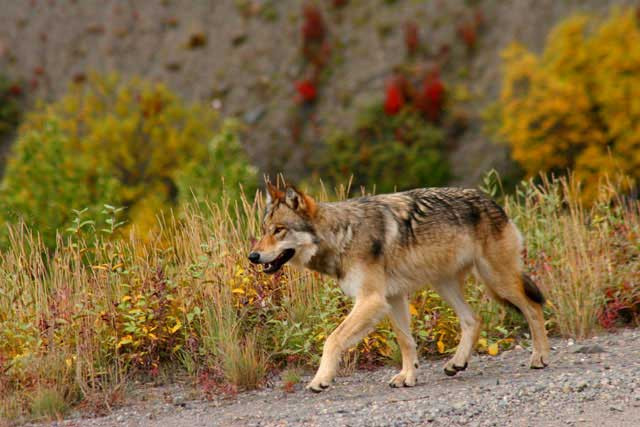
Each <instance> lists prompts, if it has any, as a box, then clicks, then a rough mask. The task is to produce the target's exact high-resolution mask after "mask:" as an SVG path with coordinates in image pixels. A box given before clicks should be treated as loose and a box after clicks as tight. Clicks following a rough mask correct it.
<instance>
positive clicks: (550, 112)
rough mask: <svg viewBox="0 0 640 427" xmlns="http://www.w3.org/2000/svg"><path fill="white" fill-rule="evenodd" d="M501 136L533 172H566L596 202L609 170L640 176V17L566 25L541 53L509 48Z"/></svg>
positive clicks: (578, 19)
mask: <svg viewBox="0 0 640 427" xmlns="http://www.w3.org/2000/svg"><path fill="white" fill-rule="evenodd" d="M503 57H504V61H505V66H504V81H503V89H502V94H501V96H500V116H501V117H500V121H501V124H500V129H499V133H500V135H501V136H502V137H503V138H505V139H506V140H507V141H508V143H509V145H510V147H511V149H512V156H513V158H514V160H516V161H517V162H518V163H519V164H520V165H521V166H522V167H523V168H524V170H525V171H526V172H527V174H528V175H529V176H532V175H535V174H537V173H538V172H539V171H545V172H559V173H565V172H566V170H567V169H568V168H571V169H573V170H574V172H575V176H576V177H577V178H578V179H580V180H581V181H583V185H584V190H585V191H584V198H585V200H587V201H593V199H594V197H595V195H596V188H597V184H598V181H599V179H600V178H601V177H603V176H604V175H606V174H608V175H614V174H620V173H621V174H625V175H628V176H630V177H632V178H634V179H638V178H639V177H640V23H639V22H638V19H637V17H636V15H635V12H634V11H633V10H631V9H629V10H625V11H620V10H615V11H614V12H613V13H612V14H611V16H610V17H609V18H608V19H607V20H606V21H604V22H599V21H596V20H595V19H594V18H592V17H589V16H586V15H577V16H574V17H571V18H568V19H567V20H566V21H564V22H562V23H560V24H559V25H558V26H557V27H556V28H555V29H554V30H553V31H552V32H551V34H550V36H549V39H548V41H547V45H546V47H545V50H544V52H543V53H542V54H541V55H540V56H538V55H535V54H534V53H531V52H530V51H528V50H526V49H525V48H524V47H522V46H520V45H518V44H513V45H511V46H510V47H509V48H507V49H506V50H505V51H504V53H503Z"/></svg>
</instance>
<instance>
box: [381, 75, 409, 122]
mask: <svg viewBox="0 0 640 427" xmlns="http://www.w3.org/2000/svg"><path fill="white" fill-rule="evenodd" d="M402 92H403V91H402V82H401V81H400V77H392V78H390V79H389V80H388V81H387V87H386V92H385V100H384V112H385V113H387V115H389V116H393V115H394V114H397V113H398V112H399V111H400V109H401V108H402V107H403V106H404V94H403V93H402Z"/></svg>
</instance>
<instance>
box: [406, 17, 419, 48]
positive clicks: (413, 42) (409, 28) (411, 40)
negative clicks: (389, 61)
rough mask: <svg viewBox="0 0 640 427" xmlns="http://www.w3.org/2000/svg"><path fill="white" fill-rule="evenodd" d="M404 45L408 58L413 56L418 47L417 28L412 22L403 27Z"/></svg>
mask: <svg viewBox="0 0 640 427" xmlns="http://www.w3.org/2000/svg"><path fill="white" fill-rule="evenodd" d="M404 45H405V47H406V48H407V54H408V55H409V56H413V55H415V54H416V52H417V51H418V48H419V47H420V34H419V32H418V26H417V25H416V23H415V22H413V21H409V22H407V23H406V24H405V26H404Z"/></svg>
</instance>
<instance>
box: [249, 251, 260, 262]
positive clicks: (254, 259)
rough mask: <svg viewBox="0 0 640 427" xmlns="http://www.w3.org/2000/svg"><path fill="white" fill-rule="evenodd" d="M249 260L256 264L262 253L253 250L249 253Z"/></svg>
mask: <svg viewBox="0 0 640 427" xmlns="http://www.w3.org/2000/svg"><path fill="white" fill-rule="evenodd" d="M249 261H251V262H252V263H254V264H257V263H258V261H260V254H259V253H258V252H251V253H250V254H249Z"/></svg>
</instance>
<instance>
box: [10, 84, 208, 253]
mask: <svg viewBox="0 0 640 427" xmlns="http://www.w3.org/2000/svg"><path fill="white" fill-rule="evenodd" d="M216 123H217V117H216V114H215V112H214V111H213V110H211V109H209V108H207V107H206V106H204V105H202V106H201V105H187V104H186V103H185V102H183V101H182V100H181V99H179V98H178V97H177V96H175V95H174V94H173V93H172V92H171V91H170V90H169V89H168V88H167V87H166V86H164V85H162V84H153V83H150V82H145V81H142V80H138V79H133V80H130V81H124V80H122V79H120V78H119V77H118V76H117V75H109V76H98V75H93V76H91V77H90V78H89V79H88V81H87V82H86V83H84V84H82V85H75V86H72V87H71V88H70V91H69V93H68V94H67V95H65V96H64V97H63V98H62V99H60V100H59V101H57V102H55V103H52V104H49V105H41V106H39V107H38V108H37V109H36V110H35V111H34V112H32V113H30V114H28V115H27V117H26V119H25V121H24V124H23V125H22V127H21V129H20V132H19V135H18V139H17V141H16V143H15V146H14V149H13V152H12V155H11V157H10V159H9V161H8V164H7V172H6V176H5V179H4V182H3V183H2V186H1V187H0V192H1V193H0V194H1V197H2V199H3V202H2V203H3V204H4V205H6V206H3V208H4V210H6V211H8V212H10V213H13V216H21V217H22V219H25V220H26V221H27V223H28V224H29V225H31V226H33V227H34V228H36V229H38V230H39V231H41V232H42V234H43V238H44V239H45V241H46V243H47V244H48V245H49V246H52V245H53V244H54V243H55V233H56V231H57V230H59V229H64V227H68V226H70V222H71V219H72V216H73V215H72V212H71V210H72V209H76V210H80V209H84V208H89V212H88V214H87V215H88V216H89V218H91V219H96V218H97V217H98V216H99V214H100V212H101V210H102V207H103V204H104V203H109V204H111V205H114V206H116V207H120V206H124V207H126V208H127V210H126V211H125V212H124V217H123V218H118V220H124V221H126V224H129V225H131V224H135V226H136V230H137V231H139V232H141V233H140V234H144V232H146V231H149V230H151V229H153V228H154V227H157V220H156V216H157V215H158V214H159V213H161V212H162V211H163V209H167V208H168V207H171V206H172V205H175V203H176V201H177V198H178V195H179V194H178V193H179V182H178V181H179V179H182V177H181V174H182V172H181V171H182V170H183V169H184V168H185V167H186V166H188V165H191V164H193V163H194V162H198V161H200V162H202V161H205V160H206V159H207V158H208V156H209V154H208V148H207V143H209V141H210V140H211V139H212V138H213V136H214V132H215V130H216V128H215V125H216Z"/></svg>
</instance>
